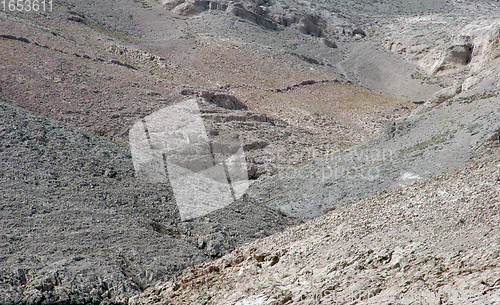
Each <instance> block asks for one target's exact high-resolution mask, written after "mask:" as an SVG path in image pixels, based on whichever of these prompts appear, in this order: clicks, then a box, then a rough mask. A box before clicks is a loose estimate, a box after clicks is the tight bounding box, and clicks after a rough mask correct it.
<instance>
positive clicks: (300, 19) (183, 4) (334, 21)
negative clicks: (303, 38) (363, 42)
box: [163, 0, 366, 47]
mask: <svg viewBox="0 0 500 305" xmlns="http://www.w3.org/2000/svg"><path fill="white" fill-rule="evenodd" d="M163 7H164V8H165V9H167V10H170V11H172V12H174V13H176V14H178V15H182V16H193V15H196V14H199V13H201V12H204V11H211V10H219V11H225V12H227V13H229V14H231V15H234V16H236V17H239V18H242V19H245V20H247V21H249V22H252V23H255V24H257V25H260V26H262V27H264V28H266V29H269V30H282V29H285V28H289V27H291V28H295V29H296V30H297V31H299V32H300V33H303V34H306V35H312V36H318V37H328V38H331V39H341V40H359V39H362V38H364V37H365V36H366V32H365V31H364V30H362V29H361V27H360V26H359V25H356V24H355V22H353V21H352V20H351V19H349V18H348V17H346V16H345V14H344V15H343V14H339V13H340V11H339V10H338V9H335V8H332V7H331V8H326V7H317V6H316V4H314V3H309V2H301V3H298V4H296V3H288V2H284V1H280V2H270V1H265V0H259V1H255V2H254V1H239V2H234V1H225V0H213V1H208V0H187V1H184V0H165V1H164V2H163ZM327 46H329V47H332V46H330V44H328V45H327Z"/></svg>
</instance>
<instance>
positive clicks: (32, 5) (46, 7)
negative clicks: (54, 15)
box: [0, 0, 52, 12]
mask: <svg viewBox="0 0 500 305" xmlns="http://www.w3.org/2000/svg"><path fill="white" fill-rule="evenodd" d="M0 8H1V9H2V10H3V11H4V12H15V11H18V12H52V0H48V1H47V0H41V1H40V0H1V1H0Z"/></svg>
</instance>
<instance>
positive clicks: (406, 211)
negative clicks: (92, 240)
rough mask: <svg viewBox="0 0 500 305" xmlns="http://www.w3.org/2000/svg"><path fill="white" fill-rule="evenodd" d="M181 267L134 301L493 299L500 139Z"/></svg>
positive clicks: (497, 292)
mask: <svg viewBox="0 0 500 305" xmlns="http://www.w3.org/2000/svg"><path fill="white" fill-rule="evenodd" d="M488 143H489V144H488V145H487V146H486V147H481V149H480V150H481V155H482V157H480V158H478V159H476V160H475V161H474V162H472V163H471V164H470V165H468V166H466V167H463V168H460V169H457V170H455V171H452V172H449V173H446V174H441V175H437V176H435V177H433V178H431V179H428V180H426V181H418V182H415V183H414V184H412V185H411V186H409V187H407V188H398V189H394V190H391V191H384V192H381V193H380V194H378V195H376V196H373V197H369V198H366V199H364V200H361V201H359V202H357V203H354V204H352V205H350V206H349V207H348V208H344V209H338V210H335V211H333V212H330V213H328V214H326V215H324V216H321V217H319V218H316V219H314V220H312V221H310V222H307V223H305V224H303V225H300V226H297V227H294V228H290V229H287V230H285V231H284V232H282V233H278V234H275V235H274V236H271V237H268V238H266V239H263V240H261V241H258V242H254V243H252V244H249V245H245V246H243V247H241V248H238V249H237V250H236V251H234V252H232V253H231V254H229V255H227V256H224V257H222V258H221V259H218V260H216V261H213V262H209V263H205V264H203V265H200V266H196V267H191V268H188V269H186V270H184V271H182V272H181V273H179V274H178V275H177V276H176V277H175V279H174V280H173V281H171V282H169V283H167V284H165V285H162V286H159V287H155V288H153V289H150V290H148V292H147V293H145V294H143V295H142V296H140V297H139V296H138V297H135V298H134V299H133V302H132V304H353V303H355V304H498V302H499V301H500V285H499V284H500V268H499V265H498V258H499V254H500V252H499V250H500V249H499V244H498V242H499V240H498V236H499V233H500V232H499V226H498V220H499V217H500V215H499V204H500V200H499V198H500V188H499V183H500V182H499V174H500V163H499V157H500V144H499V143H498V140H495V141H491V142H488Z"/></svg>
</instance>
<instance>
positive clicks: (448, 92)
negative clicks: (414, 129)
mask: <svg viewBox="0 0 500 305" xmlns="http://www.w3.org/2000/svg"><path fill="white" fill-rule="evenodd" d="M460 92H462V86H461V85H454V86H450V87H448V88H444V89H441V90H439V91H438V92H436V93H434V95H433V96H432V97H431V98H430V99H429V100H428V101H426V102H425V103H424V104H422V105H420V106H419V107H418V108H417V109H415V110H414V111H413V112H412V114H420V113H422V112H424V111H426V110H428V109H430V108H434V107H436V106H438V105H440V104H442V103H443V102H445V101H447V100H449V99H451V98H453V97H455V96H456V95H457V94H460Z"/></svg>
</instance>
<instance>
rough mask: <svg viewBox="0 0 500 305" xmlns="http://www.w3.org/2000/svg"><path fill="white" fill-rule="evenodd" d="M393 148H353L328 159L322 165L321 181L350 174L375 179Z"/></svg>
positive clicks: (355, 177)
mask: <svg viewBox="0 0 500 305" xmlns="http://www.w3.org/2000/svg"><path fill="white" fill-rule="evenodd" d="M393 153H394V152H393V151H392V150H391V149H368V150H358V149H351V150H348V151H346V152H343V153H339V154H336V155H333V156H330V157H328V159H326V161H325V164H324V166H322V167H321V169H320V170H321V182H322V183H325V182H327V181H328V180H336V179H339V178H342V177H345V176H347V174H349V175H348V177H350V178H351V179H364V180H375V179H378V178H380V176H381V174H382V166H381V165H382V164H383V162H385V161H387V160H388V159H389V158H391V157H392V155H393Z"/></svg>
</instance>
